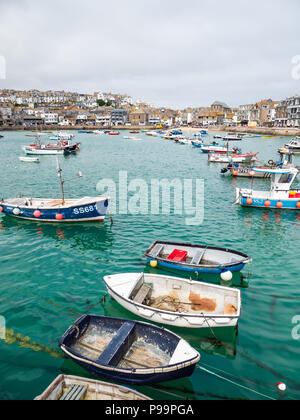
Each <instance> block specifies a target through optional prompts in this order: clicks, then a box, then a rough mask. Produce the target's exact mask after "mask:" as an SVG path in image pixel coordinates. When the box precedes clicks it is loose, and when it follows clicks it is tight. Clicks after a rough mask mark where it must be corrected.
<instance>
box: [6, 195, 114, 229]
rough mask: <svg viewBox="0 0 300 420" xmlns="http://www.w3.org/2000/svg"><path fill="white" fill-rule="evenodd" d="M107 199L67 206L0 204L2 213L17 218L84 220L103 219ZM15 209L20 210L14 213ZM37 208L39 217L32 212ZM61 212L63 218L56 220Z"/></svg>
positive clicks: (59, 221) (58, 221)
mask: <svg viewBox="0 0 300 420" xmlns="http://www.w3.org/2000/svg"><path fill="white" fill-rule="evenodd" d="M108 204H109V203H108V200H102V201H94V202H92V203H90V204H88V205H81V206H80V205H79V206H73V207H68V208H61V209H59V208H54V209H46V208H35V209H34V208H26V207H24V206H7V205H5V204H0V205H1V207H2V210H3V213H4V214H7V215H8V216H12V217H15V218H18V219H27V220H35V221H40V222H55V223H62V222H85V221H101V220H104V218H105V216H106V212H107V208H108ZM16 210H17V211H20V213H19V214H16ZM36 210H39V211H40V213H41V215H40V217H35V215H34V213H35V211H36ZM58 214H61V215H62V216H63V218H62V219H61V220H57V215H58Z"/></svg>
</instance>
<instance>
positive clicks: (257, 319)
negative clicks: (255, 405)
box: [0, 132, 300, 400]
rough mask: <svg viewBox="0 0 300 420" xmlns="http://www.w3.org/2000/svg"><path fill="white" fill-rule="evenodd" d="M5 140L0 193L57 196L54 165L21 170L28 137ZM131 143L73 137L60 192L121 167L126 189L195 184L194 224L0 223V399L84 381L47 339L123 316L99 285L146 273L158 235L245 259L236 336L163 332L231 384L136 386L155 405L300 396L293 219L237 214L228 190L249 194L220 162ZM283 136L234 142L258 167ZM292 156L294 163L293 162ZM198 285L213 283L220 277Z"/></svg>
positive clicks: (182, 149) (204, 377)
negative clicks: (76, 146)
mask: <svg viewBox="0 0 300 420" xmlns="http://www.w3.org/2000/svg"><path fill="white" fill-rule="evenodd" d="M4 134H5V138H4V139H2V140H1V155H0V162H1V168H2V182H1V193H0V196H1V197H5V198H8V197H13V196H16V195H17V194H20V193H22V194H24V195H25V196H32V195H33V196H40V197H53V198H56V197H58V196H59V182H58V178H57V173H56V160H55V158H53V157H42V158H41V163H40V164H39V165H37V164H28V163H27V164H26V163H21V162H19V160H18V156H21V155H22V151H21V146H22V145H24V144H29V143H30V139H29V138H28V137H25V135H24V133H14V132H10V133H4ZM124 134H125V133H124ZM126 134H127V133H126ZM127 135H128V134H127ZM141 137H142V142H135V141H130V140H125V139H123V138H122V136H119V137H110V136H94V135H84V134H82V135H79V134H77V135H76V140H78V141H81V142H82V150H81V151H80V153H78V155H77V156H70V157H67V158H61V159H60V160H61V162H62V167H63V175H64V178H65V179H68V178H72V177H74V175H75V174H76V173H77V172H78V171H79V170H81V171H82V172H83V174H84V177H83V178H82V179H80V180H78V181H76V182H72V183H70V184H67V185H66V189H67V193H68V194H71V195H72V196H76V197H80V196H85V195H96V194H97V192H96V185H97V183H98V181H99V180H101V179H102V178H111V179H113V180H115V182H118V177H119V171H128V178H129V181H130V180H132V179H134V178H141V179H144V180H146V181H147V182H149V183H150V180H151V178H156V179H163V178H167V179H169V180H172V179H174V178H180V179H184V178H193V179H195V178H201V179H204V180H205V216H204V222H203V224H201V225H200V226H187V225H186V224H185V216H184V215H176V214H171V215H118V214H117V215H113V220H114V224H113V225H111V223H110V220H109V217H108V218H107V219H106V221H105V223H100V224H81V225H76V226H71V225H66V224H60V225H55V224H53V225H52V224H41V223H38V222H36V223H34V222H28V221H18V220H15V219H12V218H9V217H7V216H3V215H1V216H0V264H1V265H0V266H1V278H0V315H2V316H3V317H4V318H5V320H6V328H7V340H6V341H3V340H0V372H1V375H0V399H33V398H34V397H35V396H37V395H39V394H40V393H41V392H42V391H43V390H44V389H45V388H46V387H47V386H48V384H49V383H50V382H51V381H52V380H53V379H54V378H55V377H56V376H57V375H58V374H60V373H65V374H75V375H79V376H88V375H87V374H86V372H85V371H84V370H82V369H81V368H79V367H77V365H76V364H74V363H73V362H72V361H70V360H66V359H65V358H64V356H63V354H62V353H61V352H60V350H59V348H58V346H57V342H58V340H59V338H60V336H61V335H62V334H63V333H64V331H65V330H66V329H67V328H68V327H69V326H70V325H71V324H72V323H73V322H74V321H75V320H76V319H77V318H78V317H79V316H80V315H81V314H83V313H87V312H89V313H94V314H99V315H103V314H104V315H107V316H115V317H125V318H131V319H133V316H132V315H131V314H130V313H129V312H127V311H126V310H124V309H122V308H121V307H120V306H119V305H118V304H117V303H116V302H114V301H112V300H110V298H108V297H107V298H106V300H105V302H101V298H102V297H103V296H104V294H105V292H106V290H105V286H104V283H103V280H102V277H103V276H104V275H107V274H115V273H119V272H141V271H143V270H150V269H149V267H147V266H146V263H145V259H144V258H143V254H144V251H145V250H146V249H147V248H148V246H149V245H150V244H151V243H152V242H153V241H154V240H156V239H169V240H179V241H188V242H191V243H203V242H204V243H207V244H209V245H218V246H227V247H232V248H235V249H239V250H241V251H243V252H246V253H248V254H250V255H252V257H253V266H252V272H251V273H249V270H248V269H246V270H245V272H244V276H243V278H241V276H240V275H239V274H238V275H235V277H234V281H233V284H234V285H235V286H238V287H242V316H241V319H240V322H239V328H238V333H237V334H236V332H235V330H229V331H227V330H217V331H215V334H216V336H217V338H218V341H217V340H216V339H215V337H214V336H213V334H212V333H211V332H210V331H206V330H204V331H194V330H182V329H173V330H174V331H175V332H176V333H179V334H180V335H181V336H182V337H183V338H185V339H187V340H188V341H189V342H190V343H191V345H192V346H194V347H195V348H196V349H197V350H198V351H199V352H200V353H201V356H202V358H201V362H200V364H199V366H202V367H204V368H206V369H208V370H209V371H213V372H215V373H216V374H218V375H220V376H221V377H222V378H227V379H228V380H230V381H233V382H234V383H231V382H228V381H225V380H224V379H221V378H219V377H216V376H213V375H211V374H210V373H207V372H204V371H203V370H201V369H200V368H197V369H196V370H195V373H194V375H193V376H192V377H191V378H188V379H182V380H178V381H173V382H168V383H163V384H158V385H155V386H154V387H137V389H138V390H139V391H141V392H144V393H145V394H147V395H149V396H150V397H152V398H155V399H178V400H184V399H233V398H238V399H254V398H259V399H265V398H267V397H270V398H275V399H278V398H286V399H298V398H299V397H300V364H299V348H300V341H299V340H295V339H293V337H292V330H293V328H294V327H295V325H293V324H292V319H293V317H294V316H296V315H300V283H299V246H300V230H299V226H300V213H296V212H284V211H282V212H279V211H269V210H266V211H264V210H262V211H260V210H255V209H243V208H240V207H238V206H235V205H233V201H234V199H235V190H234V187H235V186H236V185H244V186H247V185H249V181H248V180H238V181H237V180H232V179H231V178H230V177H223V176H221V175H220V169H221V168H222V165H221V166H220V165H216V164H210V165H209V164H208V163H207V156H206V155H203V154H202V153H201V152H200V151H199V150H197V149H195V148H192V147H189V146H185V145H178V144H175V143H173V142H170V141H166V140H162V139H160V138H152V137H147V136H145V135H141ZM286 140H287V139H283V138H281V139H280V138H278V139H251V140H250V139H249V140H244V141H243V142H242V143H241V144H240V143H239V144H238V145H239V146H241V147H242V148H243V150H244V151H259V152H260V154H259V156H260V158H261V159H262V160H265V161H268V160H269V159H273V160H277V159H278V156H277V153H276V150H277V149H278V147H279V146H282V145H283V144H284V142H285V141H286ZM296 160H297V161H296V163H297V164H298V165H300V158H296ZM255 183H256V185H257V188H258V189H260V188H263V189H264V188H268V186H269V181H268V180H257V181H255ZM151 271H152V272H157V271H156V270H153V269H151ZM159 273H160V274H163V273H164V271H161V270H160V271H159ZM165 273H166V274H168V272H165ZM175 275H176V273H175ZM200 279H202V280H204V281H207V282H209V281H211V282H214V283H219V277H218V276H213V277H211V276H201V277H200ZM170 329H172V328H170ZM280 381H283V382H285V383H286V384H287V386H288V390H287V392H286V393H285V394H284V395H280V394H279V391H278V390H277V383H278V382H280ZM236 384H238V385H240V386H238V385H236ZM241 386H242V387H241ZM257 393H259V394H257ZM261 394H263V395H261Z"/></svg>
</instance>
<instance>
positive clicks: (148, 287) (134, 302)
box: [104, 273, 241, 328]
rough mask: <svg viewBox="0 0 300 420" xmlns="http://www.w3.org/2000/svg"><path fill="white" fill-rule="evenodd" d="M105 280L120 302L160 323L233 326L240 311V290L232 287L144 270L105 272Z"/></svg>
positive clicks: (125, 306)
mask: <svg viewBox="0 0 300 420" xmlns="http://www.w3.org/2000/svg"><path fill="white" fill-rule="evenodd" d="M104 282H105V284H106V287H107V290H108V293H109V294H110V295H111V296H112V298H113V299H115V300H116V301H117V302H118V303H119V304H120V305H121V306H123V307H124V308H125V309H127V310H128V311H130V312H132V313H134V314H135V315H138V316H140V317H142V318H146V319H148V320H151V322H157V323H159V324H167V325H172V326H175V327H184V328H216V327H223V328H224V327H234V326H236V325H237V323H238V319H239V317H240V314H241V293H240V291H239V290H237V289H231V288H229V287H222V286H215V285H210V284H206V283H200V282H198V281H191V280H185V279H180V278H176V277H170V276H159V275H156V274H155V275H154V274H145V273H134V274H131V273H130V274H117V275H114V276H106V277H104Z"/></svg>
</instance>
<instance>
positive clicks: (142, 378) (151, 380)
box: [76, 361, 196, 385]
mask: <svg viewBox="0 0 300 420" xmlns="http://www.w3.org/2000/svg"><path fill="white" fill-rule="evenodd" d="M76 363H77V364H78V365H79V366H81V367H82V368H84V369H85V370H87V371H88V372H90V373H92V374H93V375H95V376H97V377H99V378H102V379H107V380H109V381H113V382H119V383H122V384H123V383H125V384H129V385H151V384H156V383H158V382H167V381H174V380H176V379H181V378H186V377H189V376H191V375H192V374H193V372H194V370H195V367H196V365H192V366H188V367H186V368H183V369H179V370H176V371H172V372H166V373H151V374H145V375H141V374H134V373H133V372H132V373H131V372H129V373H122V372H113V371H107V370H105V369H101V368H96V367H95V366H91V365H90V364H88V363H81V362H77V361H76Z"/></svg>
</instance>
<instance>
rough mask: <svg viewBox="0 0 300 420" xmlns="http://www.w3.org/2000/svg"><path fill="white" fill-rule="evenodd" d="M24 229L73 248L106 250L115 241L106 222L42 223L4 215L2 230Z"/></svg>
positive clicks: (30, 233)
mask: <svg viewBox="0 0 300 420" xmlns="http://www.w3.org/2000/svg"><path fill="white" fill-rule="evenodd" d="M14 229H16V230H18V231H20V230H22V231H24V232H25V233H26V234H28V235H29V236H30V237H32V236H38V237H40V238H50V239H54V240H55V241H58V242H62V241H64V242H65V243H66V244H68V246H69V247H71V248H76V249H80V250H82V251H85V250H96V251H102V250H106V249H107V247H110V246H112V244H113V243H114V234H113V231H112V229H111V228H110V227H109V226H107V225H106V224H105V223H78V224H76V227H74V226H73V225H72V224H67V223H65V224H59V225H58V224H55V223H40V222H32V221H27V220H18V219H14V218H13V217H10V216H4V218H3V219H2V223H1V230H3V231H7V232H9V231H13V230H14Z"/></svg>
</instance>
